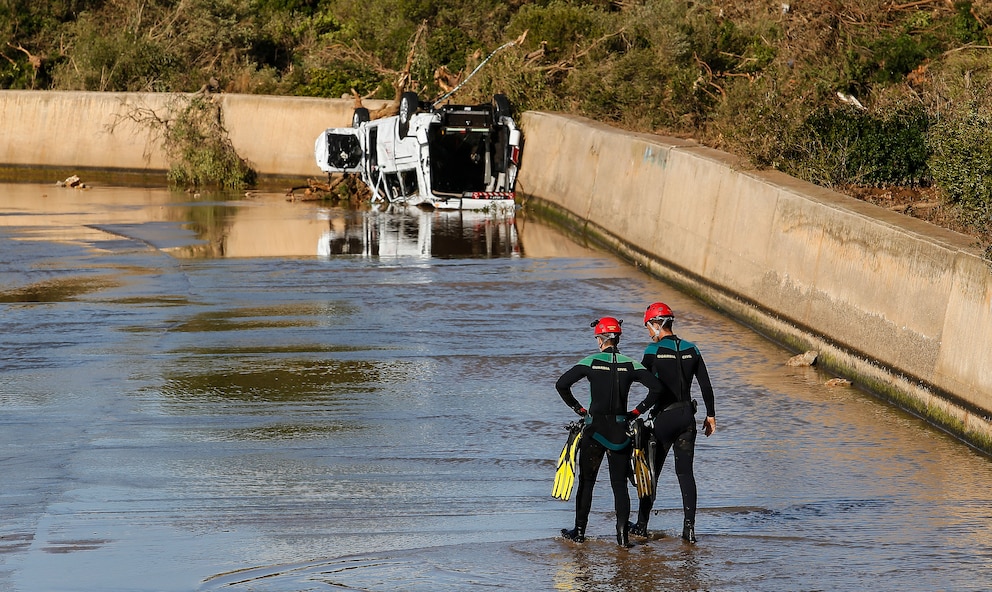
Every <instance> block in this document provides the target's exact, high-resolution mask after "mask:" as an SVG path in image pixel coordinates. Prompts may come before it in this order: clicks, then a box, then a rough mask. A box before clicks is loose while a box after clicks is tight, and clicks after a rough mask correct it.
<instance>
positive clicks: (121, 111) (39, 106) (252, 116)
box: [0, 91, 383, 179]
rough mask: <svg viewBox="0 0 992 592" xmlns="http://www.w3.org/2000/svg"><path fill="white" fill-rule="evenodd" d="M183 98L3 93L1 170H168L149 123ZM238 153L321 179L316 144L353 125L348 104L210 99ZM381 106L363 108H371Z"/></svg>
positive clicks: (267, 168)
mask: <svg viewBox="0 0 992 592" xmlns="http://www.w3.org/2000/svg"><path fill="white" fill-rule="evenodd" d="M183 96H188V95H175V94H165V93H98V92H47V91H45V92H38V91H0V122H2V124H3V125H2V129H3V135H4V141H2V142H0V166H6V167H15V168H16V167H48V168H53V169H69V170H74V169H78V170H85V169H107V168H113V169H119V170H126V171H133V172H145V173H164V172H165V171H167V170H168V169H169V162H168V159H167V157H166V155H165V153H164V151H163V150H162V141H161V137H160V135H159V134H158V132H157V130H156V128H155V126H153V125H149V123H148V122H149V121H151V120H152V119H154V118H157V119H169V118H170V117H171V116H172V115H173V113H174V111H175V109H176V108H177V107H181V106H182V105H183V103H182V101H181V100H180V99H181V98H182V97H183ZM210 98H211V100H214V101H217V102H218V103H219V104H220V106H221V114H222V118H223V121H222V123H223V125H224V127H225V128H226V129H227V131H228V135H229V137H230V139H231V143H232V144H233V145H234V148H235V150H237V152H238V154H239V155H240V156H241V157H242V158H244V159H245V160H247V161H248V162H249V163H251V165H252V167H253V168H254V169H255V170H256V171H257V172H258V173H259V174H260V175H262V176H276V177H293V176H299V177H303V178H304V179H305V178H306V177H323V176H324V173H322V172H321V171H320V169H318V168H317V164H316V162H314V156H313V145H314V142H315V141H316V139H317V136H319V135H320V133H321V132H322V131H324V130H325V129H326V128H328V127H339V126H349V125H351V115H352V111H353V107H354V104H353V102H352V101H351V100H342V99H334V100H328V99H317V98H307V97H270V96H260V95H232V94H225V93H221V94H213V95H210ZM382 104H383V101H366V107H370V108H372V109H376V108H378V107H380V106H382Z"/></svg>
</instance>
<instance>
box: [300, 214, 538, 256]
mask: <svg viewBox="0 0 992 592" xmlns="http://www.w3.org/2000/svg"><path fill="white" fill-rule="evenodd" d="M348 214H349V213H348V212H342V211H334V210H327V211H326V217H327V218H328V222H329V226H330V228H329V229H328V230H326V231H325V232H324V233H323V234H322V235H321V237H320V241H319V244H318V247H317V254H318V255H319V256H321V257H330V256H333V255H361V256H363V257H373V258H379V259H396V258H401V257H413V258H418V259H430V258H431V257H439V258H456V257H486V258H492V257H519V256H520V244H519V241H518V239H517V232H516V227H515V225H514V216H513V214H512V213H511V214H502V213H499V214H497V213H488V212H481V211H442V210H434V211H429V210H421V209H419V208H400V207H396V206H388V207H386V208H384V209H372V210H370V211H368V212H363V213H362V215H361V216H360V217H357V218H358V219H356V216H354V215H348Z"/></svg>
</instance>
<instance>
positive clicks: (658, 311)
mask: <svg viewBox="0 0 992 592" xmlns="http://www.w3.org/2000/svg"><path fill="white" fill-rule="evenodd" d="M668 320H675V313H673V312H672V309H670V308H668V305H667V304H665V303H664V302H655V303H654V304H651V305H650V306H648V309H647V310H646V311H644V324H645V325H647V324H648V323H650V322H651V321H655V322H658V323H662V324H664V323H665V321H668Z"/></svg>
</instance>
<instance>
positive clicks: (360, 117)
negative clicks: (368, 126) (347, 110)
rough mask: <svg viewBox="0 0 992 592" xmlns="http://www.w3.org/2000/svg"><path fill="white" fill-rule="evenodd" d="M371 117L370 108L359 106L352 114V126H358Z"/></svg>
mask: <svg viewBox="0 0 992 592" xmlns="http://www.w3.org/2000/svg"><path fill="white" fill-rule="evenodd" d="M370 119H371V117H370V116H369V110H368V109H366V108H365V107H358V108H357V109H355V112H354V113H353V114H352V116H351V127H358V126H360V125H361V124H363V123H365V122H367V121H369V120H370Z"/></svg>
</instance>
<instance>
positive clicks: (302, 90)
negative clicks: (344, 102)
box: [296, 62, 388, 99]
mask: <svg viewBox="0 0 992 592" xmlns="http://www.w3.org/2000/svg"><path fill="white" fill-rule="evenodd" d="M306 78H307V81H306V83H305V84H303V85H302V86H299V87H298V88H297V89H296V94H297V95H302V96H307V97H324V98H332V99H337V98H340V97H342V96H345V95H350V94H351V89H355V91H357V92H358V94H360V95H363V96H364V95H367V94H369V93H373V92H375V91H376V90H377V89H379V88H380V87H383V86H384V85H388V82H387V81H384V80H383V79H382V78H381V77H380V76H379V75H378V74H376V73H375V72H373V71H372V70H370V69H368V68H365V67H362V66H359V65H357V64H351V63H347V62H342V63H338V64H334V65H333V66H331V67H328V68H323V69H315V70H309V71H307V74H306Z"/></svg>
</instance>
